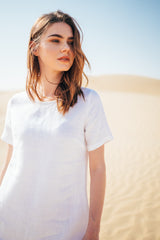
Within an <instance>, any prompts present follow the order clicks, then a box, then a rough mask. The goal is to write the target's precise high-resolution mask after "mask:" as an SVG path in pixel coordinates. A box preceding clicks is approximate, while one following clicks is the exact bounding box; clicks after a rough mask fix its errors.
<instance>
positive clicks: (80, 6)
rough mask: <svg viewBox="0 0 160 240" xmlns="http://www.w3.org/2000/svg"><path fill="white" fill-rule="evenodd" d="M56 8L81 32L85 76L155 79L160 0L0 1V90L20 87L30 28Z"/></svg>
mask: <svg viewBox="0 0 160 240" xmlns="http://www.w3.org/2000/svg"><path fill="white" fill-rule="evenodd" d="M57 9H60V10H62V11H64V12H67V13H69V14H70V15H71V16H73V17H74V18H75V19H76V20H77V21H78V22H79V24H80V26H81V27H82V29H83V32H84V41H83V49H84V51H85V53H86V55H87V57H88V59H89V61H90V63H91V67H92V70H91V71H89V70H87V69H86V72H87V74H88V75H102V74H134V75H140V76H147V77H152V78H157V79H160V1H159V0H110V1H109V0H98V1H91V0H81V1H75V0H67V1H66V0H56V1H54V0H52V1H51V0H45V1H41V0H35V1H33V0H32V1H31V0H28V1H22V0H21V1H20V0H14V1H11V0H10V1H8V0H5V1H3V2H1V4H0V30H1V36H0V90H3V89H11V90H12V89H19V88H24V87H25V78H26V72H27V71H26V69H27V68H26V55H27V45H28V39H29V33H30V29H31V27H32V25H33V23H34V22H35V20H36V19H37V18H38V17H39V16H40V15H41V14H43V13H48V12H51V11H55V10H57Z"/></svg>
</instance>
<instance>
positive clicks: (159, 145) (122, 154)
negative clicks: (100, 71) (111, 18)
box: [0, 75, 160, 240]
mask: <svg viewBox="0 0 160 240" xmlns="http://www.w3.org/2000/svg"><path fill="white" fill-rule="evenodd" d="M84 85H85V84H84ZM87 87H89V88H93V89H95V90H96V91H97V92H98V93H99V94H100V97H101V100H102V103H103V106H104V110H105V113H106V117H107V120H108V124H109V126H110V129H111V131H112V134H113V137H114V139H113V140H112V141H110V142H108V143H106V144H105V161H106V170H107V172H106V174H107V184H106V193H105V202H104V208H103V214H102V221H101V231H100V240H160V80H156V79H151V78H147V77H140V76H127V75H110V76H109V75H108V76H101V77H89V85H88V86H87ZM16 92H18V91H16ZM14 93H15V92H0V123H1V124H0V134H1V133H2V130H3V126H4V120H5V113H6V106H7V102H8V100H9V98H10V97H11V96H12V95H13V94H14ZM6 149H7V146H6V144H5V143H3V142H2V141H0V169H2V165H3V163H4V161H5V156H6ZM89 184H90V179H89V178H88V198H89Z"/></svg>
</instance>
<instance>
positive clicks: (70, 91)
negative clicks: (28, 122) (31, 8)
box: [26, 11, 90, 115]
mask: <svg viewBox="0 0 160 240" xmlns="http://www.w3.org/2000/svg"><path fill="white" fill-rule="evenodd" d="M57 22H64V23H67V24H68V25H69V26H70V27H71V28H72V31H73V37H74V40H73V52H74V56H75V58H74V62H73V64H72V66H71V68H70V69H69V70H68V71H65V72H64V73H63V76H62V78H61V80H60V83H59V85H58V86H57V88H56V90H55V96H56V98H57V108H58V111H59V112H61V113H62V114H63V115H64V114H65V113H66V112H67V111H68V110H69V108H70V107H72V106H74V104H75V103H76V102H77V98H78V95H80V96H82V97H83V98H84V99H85V97H84V94H83V91H82V89H81V86H82V79H83V76H84V77H85V79H86V80H87V84H88V78H87V76H86V74H85V73H84V72H83V68H84V65H85V63H87V64H88V66H89V67H90V64H89V62H88V60H87V58H86V56H85V54H84V53H83V51H82V48H81V44H82V37H83V33H82V30H81V28H80V26H79V25H78V23H77V22H76V20H75V19H74V18H72V17H71V16H70V15H68V14H66V13H63V12H61V11H56V12H52V13H49V14H44V15H42V16H41V17H40V18H38V19H37V21H36V22H35V24H34V25H33V27H32V29H31V32H30V39H29V44H28V52H27V68H28V73H27V79H26V91H27V93H28V95H29V97H30V98H31V100H33V101H35V97H36V96H37V97H38V99H39V100H40V101H43V100H44V99H45V97H42V96H40V95H39V94H38V92H37V83H38V81H39V76H40V66H39V62H38V57H37V56H35V55H34V53H33V52H34V49H35V48H36V47H38V45H39V42H40V39H41V36H42V34H43V33H44V32H45V31H46V30H47V29H48V27H49V26H51V25H52V24H53V23H57ZM80 33H81V34H80ZM87 84H86V85H87Z"/></svg>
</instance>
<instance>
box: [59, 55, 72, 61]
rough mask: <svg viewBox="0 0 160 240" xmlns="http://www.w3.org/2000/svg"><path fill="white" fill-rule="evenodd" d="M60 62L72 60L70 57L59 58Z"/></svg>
mask: <svg viewBox="0 0 160 240" xmlns="http://www.w3.org/2000/svg"><path fill="white" fill-rule="evenodd" d="M58 60H62V61H69V60H70V59H69V57H68V56H63V57H60V58H58Z"/></svg>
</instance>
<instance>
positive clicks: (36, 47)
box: [29, 41, 39, 56]
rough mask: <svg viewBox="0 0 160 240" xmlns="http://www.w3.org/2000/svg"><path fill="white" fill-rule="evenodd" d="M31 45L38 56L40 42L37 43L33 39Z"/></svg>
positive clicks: (31, 48)
mask: <svg viewBox="0 0 160 240" xmlns="http://www.w3.org/2000/svg"><path fill="white" fill-rule="evenodd" d="M29 46H30V50H31V52H32V53H33V55H35V56H38V47H39V44H38V43H35V42H34V41H31V42H30V45H29Z"/></svg>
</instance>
